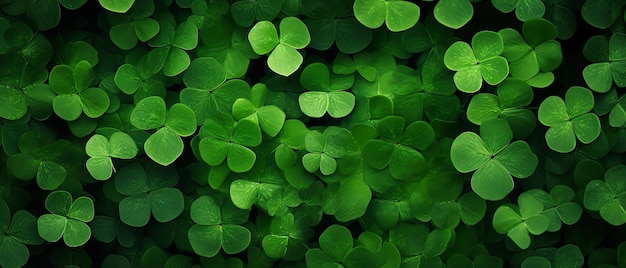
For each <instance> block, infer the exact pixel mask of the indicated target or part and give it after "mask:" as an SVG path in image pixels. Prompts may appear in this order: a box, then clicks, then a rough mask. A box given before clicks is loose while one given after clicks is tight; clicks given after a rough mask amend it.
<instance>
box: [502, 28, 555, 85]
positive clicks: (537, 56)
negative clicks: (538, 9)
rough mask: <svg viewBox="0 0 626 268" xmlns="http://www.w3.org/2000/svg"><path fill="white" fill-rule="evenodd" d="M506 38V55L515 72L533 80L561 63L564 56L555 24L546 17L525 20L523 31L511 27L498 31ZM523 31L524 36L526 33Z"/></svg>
mask: <svg viewBox="0 0 626 268" xmlns="http://www.w3.org/2000/svg"><path fill="white" fill-rule="evenodd" d="M498 34H500V36H502V39H503V40H504V51H503V52H502V56H503V57H505V58H506V59H507V60H508V62H509V68H510V72H511V76H512V77H514V78H519V79H521V80H529V79H531V78H533V77H534V76H536V75H537V74H538V73H539V72H540V71H541V72H550V71H553V70H554V69H556V68H557V67H559V65H560V64H561V61H562V59H563V53H562V52H561V44H560V43H559V42H558V41H556V40H554V39H555V38H556V37H557V30H556V28H555V26H554V25H553V24H552V23H550V22H549V21H547V20H544V19H532V20H529V21H526V22H524V25H523V26H522V34H520V33H519V32H517V31H516V30H514V29H511V28H507V29H503V30H500V31H499V32H498ZM522 35H523V36H522Z"/></svg>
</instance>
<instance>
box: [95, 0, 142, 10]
mask: <svg viewBox="0 0 626 268" xmlns="http://www.w3.org/2000/svg"><path fill="white" fill-rule="evenodd" d="M98 1H99V2H100V5H101V6H102V7H103V8H105V9H107V10H109V11H111V12H116V13H126V12H127V11H128V10H129V9H130V8H131V7H132V6H133V3H135V0H98Z"/></svg>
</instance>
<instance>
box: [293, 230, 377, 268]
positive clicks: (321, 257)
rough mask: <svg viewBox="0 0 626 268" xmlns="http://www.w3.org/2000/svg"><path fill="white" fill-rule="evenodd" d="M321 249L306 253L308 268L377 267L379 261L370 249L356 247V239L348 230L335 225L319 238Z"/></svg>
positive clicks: (313, 249)
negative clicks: (339, 267)
mask: <svg viewBox="0 0 626 268" xmlns="http://www.w3.org/2000/svg"><path fill="white" fill-rule="evenodd" d="M319 245H320V247H319V248H312V249H309V250H308V251H307V252H306V255H305V257H306V264H307V266H308V267H336V266H339V265H345V267H363V265H368V266H370V265H373V267H376V262H377V261H378V259H376V258H374V255H373V254H372V252H371V251H369V249H367V248H366V247H364V246H356V247H354V239H353V238H352V234H351V233H350V230H348V228H346V227H344V226H342V225H338V224H333V225H331V226H329V227H328V228H326V230H324V232H323V233H322V234H321V235H320V237H319Z"/></svg>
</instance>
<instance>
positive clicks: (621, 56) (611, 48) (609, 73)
mask: <svg viewBox="0 0 626 268" xmlns="http://www.w3.org/2000/svg"><path fill="white" fill-rule="evenodd" d="M624 46H626V34H623V33H615V34H613V36H611V39H610V40H609V41H608V42H607V40H606V37H604V36H601V35H598V36H594V37H591V38H590V39H589V40H588V41H587V43H586V44H585V47H584V48H583V52H584V54H585V57H586V58H587V59H588V60H590V61H591V62H593V63H592V64H590V65H588V66H587V67H585V69H584V70H583V77H584V78H585V82H587V85H588V86H589V88H591V89H592V90H594V91H596V92H600V93H605V92H607V91H609V90H610V89H611V87H612V86H613V82H615V84H616V85H617V86H618V87H626V78H625V77H626V76H625V74H626V53H624V51H623V49H622V48H623V47H624Z"/></svg>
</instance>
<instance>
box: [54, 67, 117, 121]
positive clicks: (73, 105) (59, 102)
mask: <svg viewBox="0 0 626 268" xmlns="http://www.w3.org/2000/svg"><path fill="white" fill-rule="evenodd" d="M94 80H95V74H94V71H93V69H92V65H91V64H90V63H89V62H88V61H85V60H83V61H79V62H78V63H76V65H75V66H74V67H71V66H69V65H57V66H55V67H54V68H52V71H50V79H49V84H50V88H51V89H52V90H53V91H54V92H55V93H57V94H58V95H57V96H56V97H54V99H53V100H52V108H53V109H54V112H55V113H56V114H57V115H58V116H59V117H61V118H62V119H64V120H67V121H74V120H76V119H78V117H79V116H80V115H81V114H82V113H83V112H84V113H85V115H87V116H88V117H90V118H97V117H100V116H101V115H103V114H104V113H105V112H106V111H107V109H108V108H109V105H110V99H109V96H108V95H107V93H106V92H105V91H104V90H102V89H100V88H95V87H91V85H92V84H93V82H94Z"/></svg>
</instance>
